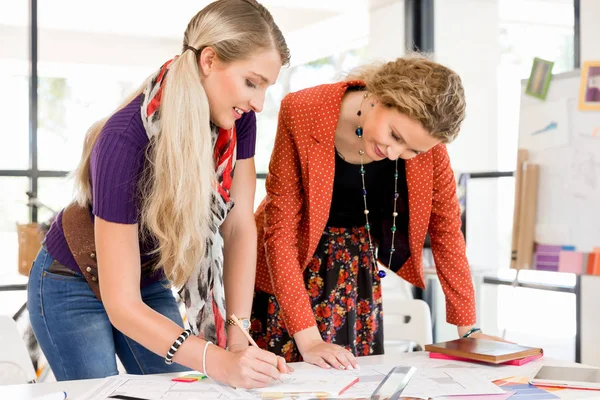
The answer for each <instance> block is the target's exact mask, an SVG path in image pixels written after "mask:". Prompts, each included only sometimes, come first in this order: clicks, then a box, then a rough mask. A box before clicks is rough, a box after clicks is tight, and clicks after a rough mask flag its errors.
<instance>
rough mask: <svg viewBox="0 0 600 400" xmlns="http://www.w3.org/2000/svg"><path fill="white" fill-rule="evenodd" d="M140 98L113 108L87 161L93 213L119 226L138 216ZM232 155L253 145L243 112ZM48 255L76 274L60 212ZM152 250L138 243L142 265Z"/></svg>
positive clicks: (142, 139)
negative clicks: (121, 106)
mask: <svg viewBox="0 0 600 400" xmlns="http://www.w3.org/2000/svg"><path fill="white" fill-rule="evenodd" d="M140 101H141V96H138V97H136V98H135V99H134V100H133V101H132V102H131V103H129V104H128V105H127V106H125V107H124V108H123V109H122V110H120V111H118V112H116V113H115V114H114V115H113V116H112V117H110V119H109V120H108V121H107V122H106V124H105V125H104V128H103V129H102V132H100V136H99V137H98V140H97V142H96V144H95V145H94V148H93V150H92V156H91V160H90V182H91V186H92V201H93V204H92V207H91V210H90V211H91V213H92V215H93V216H98V217H100V218H102V219H104V220H105V221H109V222H116V223H120V224H136V223H137V222H138V217H139V214H140V212H139V202H138V200H139V196H138V187H139V180H140V178H141V177H142V173H143V169H144V165H145V151H146V147H147V146H148V143H149V139H148V135H147V134H146V130H145V129H144V125H143V123H142V117H141V110H140ZM236 132H237V159H238V160H242V159H246V158H251V157H254V152H255V146H256V115H255V114H254V112H249V113H245V114H244V115H243V116H242V118H240V119H239V120H238V121H236ZM46 247H47V249H48V252H49V253H50V255H51V256H52V257H53V258H54V259H55V260H57V261H58V262H60V263H61V264H63V265H65V266H66V267H68V268H69V269H71V270H73V271H75V272H80V271H79V267H78V266H77V263H76V262H75V259H74V258H73V255H72V254H71V251H70V250H69V246H68V245H67V241H66V239H65V235H64V232H63V227H62V211H61V212H60V213H59V214H58V216H57V218H56V220H55V221H54V223H52V226H51V227H50V230H49V231H48V234H47V235H46ZM154 249H156V242H155V241H154V240H153V239H152V238H149V239H147V240H146V241H145V242H141V241H140V255H141V260H140V261H141V263H142V264H143V263H145V262H147V261H149V260H150V259H151V257H150V256H149V255H148V254H149V253H150V252H151V251H152V250H154ZM162 277H163V276H162V274H161V273H155V274H154V275H153V276H152V277H142V282H141V286H142V287H144V286H147V285H148V284H150V283H152V282H155V281H157V280H160V279H161V278H162Z"/></svg>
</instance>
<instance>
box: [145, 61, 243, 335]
mask: <svg viewBox="0 0 600 400" xmlns="http://www.w3.org/2000/svg"><path fill="white" fill-rule="evenodd" d="M174 60H175V59H173V60H170V61H167V62H166V63H165V64H164V65H163V66H162V67H161V68H160V70H159V71H157V72H156V74H155V75H154V77H153V78H152V79H151V80H150V82H149V84H148V86H146V88H145V89H144V92H143V95H142V102H141V107H142V121H143V123H144V127H145V128H146V133H147V134H148V138H152V137H153V136H155V135H158V134H159V132H160V130H161V128H160V101H161V97H162V90H163V83H164V82H165V78H166V77H167V74H168V72H169V66H170V65H171V63H172V62H173V61H174ZM212 128H213V129H212V143H213V147H214V152H213V156H214V162H215V169H216V175H217V182H215V185H214V191H213V193H212V195H211V202H210V207H211V211H212V213H211V216H212V217H211V226H210V236H209V237H208V238H207V240H206V257H204V258H203V259H202V260H201V261H200V264H199V265H197V266H196V268H195V269H194V272H193V273H192V276H191V277H190V278H189V279H188V281H187V282H186V284H185V285H184V287H183V288H182V289H181V291H180V293H179V294H180V296H181V298H182V299H183V301H184V303H185V306H186V309H187V315H188V319H189V321H190V326H191V328H192V331H193V332H194V334H196V335H198V336H200V337H203V338H204V339H206V340H210V341H212V342H214V343H216V344H218V345H219V346H220V347H225V346H226V342H227V339H226V336H225V291H224V286H223V237H222V236H221V233H220V231H219V227H220V226H221V224H222V223H223V221H224V220H225V217H226V216H227V214H228V212H229V211H230V210H231V208H232V207H233V200H231V198H230V197H229V189H230V188H231V181H232V175H233V168H234V166H235V157H236V132H235V127H234V128H233V129H229V130H225V129H221V128H218V127H216V126H213V127H212Z"/></svg>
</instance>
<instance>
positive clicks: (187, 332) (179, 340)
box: [165, 329, 192, 365]
mask: <svg viewBox="0 0 600 400" xmlns="http://www.w3.org/2000/svg"><path fill="white" fill-rule="evenodd" d="M191 334H192V331H191V330H190V329H186V330H185V331H183V332H181V335H179V337H178V338H177V340H175V342H173V344H172V345H171V348H170V349H169V351H168V352H167V355H166V356H165V364H167V365H171V364H173V357H174V356H175V353H176V352H177V350H178V349H179V347H180V346H181V345H182V344H183V342H185V340H186V339H187V338H188V337H190V335H191Z"/></svg>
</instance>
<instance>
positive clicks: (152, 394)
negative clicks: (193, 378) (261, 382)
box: [81, 375, 253, 400]
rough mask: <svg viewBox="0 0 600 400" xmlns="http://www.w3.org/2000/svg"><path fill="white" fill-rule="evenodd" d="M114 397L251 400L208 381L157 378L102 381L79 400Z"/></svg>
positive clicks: (146, 376)
mask: <svg viewBox="0 0 600 400" xmlns="http://www.w3.org/2000/svg"><path fill="white" fill-rule="evenodd" d="M116 394H120V395H126V396H132V397H140V398H144V399H151V400H196V399H198V400H200V399H202V400H205V399H208V400H212V399H215V400H229V399H244V398H249V397H250V398H252V397H253V396H252V395H251V394H249V393H248V392H247V391H236V390H234V389H231V388H230V387H227V386H224V385H221V384H219V383H216V382H214V381H212V382H211V380H208V379H203V380H201V381H198V382H194V383H181V382H173V381H171V378H170V377H165V376H158V375H154V376H150V375H144V376H140V375H117V376H111V377H109V378H105V379H104V380H103V381H102V382H100V383H99V384H98V385H97V386H95V387H94V388H92V389H91V390H89V391H88V392H87V393H86V394H85V395H83V396H82V398H81V400H106V399H107V398H108V396H112V395H116Z"/></svg>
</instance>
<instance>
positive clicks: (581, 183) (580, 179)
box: [570, 149, 600, 199]
mask: <svg viewBox="0 0 600 400" xmlns="http://www.w3.org/2000/svg"><path fill="white" fill-rule="evenodd" d="M570 167H571V188H572V191H571V193H572V194H573V196H574V197H576V198H579V199H587V198H588V197H589V196H590V195H591V194H593V193H594V192H595V191H597V190H598V187H599V185H598V183H599V182H598V173H597V171H596V170H597V169H600V161H598V160H596V155H595V154H594V153H592V152H587V151H582V150H579V149H577V150H575V153H574V155H573V160H572V161H571V165H570Z"/></svg>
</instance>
